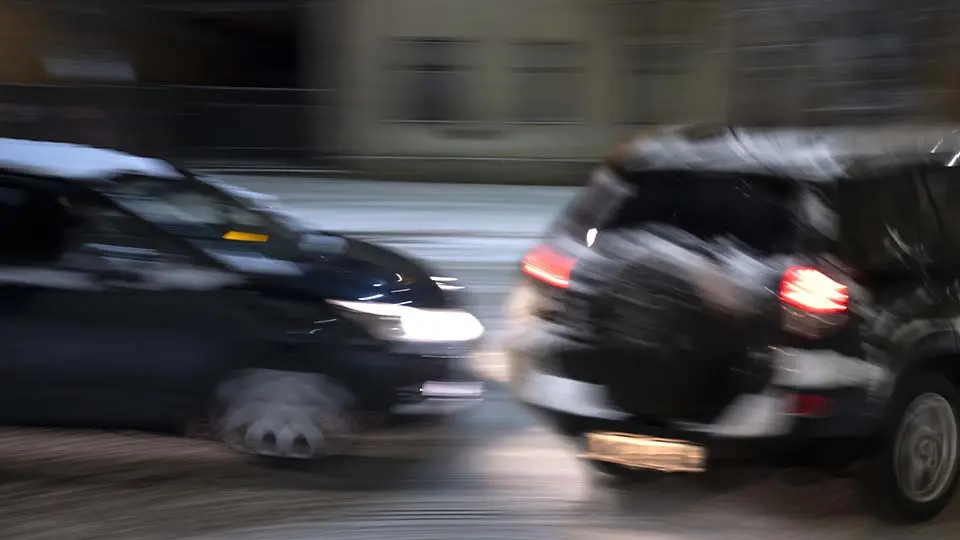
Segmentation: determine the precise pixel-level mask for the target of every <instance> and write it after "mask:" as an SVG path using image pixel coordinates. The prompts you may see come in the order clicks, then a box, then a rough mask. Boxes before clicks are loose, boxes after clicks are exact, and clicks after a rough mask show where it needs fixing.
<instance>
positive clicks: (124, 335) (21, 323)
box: [0, 199, 237, 427]
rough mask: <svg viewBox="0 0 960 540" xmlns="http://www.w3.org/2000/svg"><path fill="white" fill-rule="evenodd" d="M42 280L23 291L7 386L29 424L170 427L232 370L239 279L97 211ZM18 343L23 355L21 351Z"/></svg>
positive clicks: (93, 204)
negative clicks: (233, 302)
mask: <svg viewBox="0 0 960 540" xmlns="http://www.w3.org/2000/svg"><path fill="white" fill-rule="evenodd" d="M74 211H75V213H76V215H77V216H78V218H79V224H78V225H77V226H76V227H75V228H74V229H73V230H71V231H70V233H69V235H68V236H69V240H68V241H67V242H66V245H65V248H64V249H63V252H62V253H61V255H60V257H59V258H58V259H57V261H56V262H55V263H54V264H51V265H50V266H49V267H48V268H47V269H46V271H47V272H48V273H49V274H50V275H51V276H55V277H56V278H57V280H59V281H57V280H54V279H49V280H47V281H45V282H41V283H35V284H31V285H29V286H28V287H26V288H22V290H21V293H20V294H21V296H22V298H21V302H20V305H19V307H18V311H17V313H16V316H15V317H13V316H11V317H9V323H8V324H7V332H8V336H7V337H9V338H11V341H10V343H12V344H7V345H6V347H5V348H6V349H7V350H8V351H11V350H12V352H13V354H12V355H11V356H10V359H9V360H3V361H2V362H3V363H4V364H6V365H5V366H4V368H5V369H6V371H7V379H6V380H4V381H0V390H2V389H4V388H6V389H7V390H8V391H10V394H9V396H10V397H11V398H14V397H15V399H13V403H11V405H12V404H16V405H20V407H19V413H14V414H12V415H10V416H12V417H13V419H14V420H20V421H23V422H52V423H57V424H68V425H119V426H130V427H136V426H139V425H142V424H154V423H157V424H163V423H167V422H171V421H179V420H180V419H181V418H183V417H184V416H185V415H188V414H190V412H191V410H192V408H193V407H194V406H195V405H196V404H197V402H198V400H200V399H202V397H203V396H202V393H203V392H204V391H205V390H206V389H207V388H209V385H210V382H211V380H212V379H213V378H215V377H216V374H217V373H219V372H221V371H222V370H223V369H226V365H225V364H226V363H228V362H229V361H230V351H231V347H232V344H233V343H235V342H236V341H237V340H236V339H235V338H234V336H233V335H231V334H232V331H231V328H230V323H229V321H230V313H231V310H229V309H223V308H224V307H225V306H224V302H225V301H227V298H228V297H229V289H230V287H231V286H232V285H233V284H234V283H235V282H236V281H237V278H236V277H235V276H234V275H233V274H230V273H228V272H225V271H224V270H221V269H219V268H216V267H212V266H207V265H204V264H203V263H202V262H200V261H198V260H197V259H196V258H194V257H191V256H190V253H189V251H187V250H185V249H181V248H180V246H179V245H177V244H176V243H175V242H173V241H170V239H169V238H165V237H164V236H163V235H162V234H160V233H159V232H156V231H154V230H153V229H151V228H150V227H149V226H147V225H146V224H145V223H143V222H141V221H139V220H138V219H136V218H134V217H133V216H131V215H129V214H127V213H125V212H122V211H120V210H119V209H117V208H115V207H112V206H110V205H109V204H107V203H103V202H99V201H95V200H87V201H84V200H82V199H81V200H80V202H79V204H78V205H75V206H74ZM13 344H15V345H13Z"/></svg>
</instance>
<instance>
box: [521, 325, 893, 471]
mask: <svg viewBox="0 0 960 540" xmlns="http://www.w3.org/2000/svg"><path fill="white" fill-rule="evenodd" d="M515 322H516V324H515V326H514V329H515V330H517V333H516V334H514V336H513V337H512V338H511V339H510V340H509V341H508V344H507V347H506V356H507V361H508V363H509V366H510V379H511V380H510V385H511V389H512V392H513V393H514V395H515V396H516V398H517V399H518V400H519V401H521V402H522V403H524V404H526V405H527V406H529V407H530V408H531V409H533V410H535V411H536V412H538V413H539V414H540V415H541V416H543V417H544V418H545V419H546V420H547V421H548V422H549V423H550V424H551V425H552V426H553V427H554V428H555V429H556V430H557V431H558V432H560V433H563V434H565V435H567V436H569V437H572V438H574V439H575V440H578V441H579V440H581V439H582V436H583V435H584V434H586V433H589V432H597V431H613V432H621V433H628V434H636V435H646V436H651V437H660V438H667V439H678V440H682V441H689V442H694V443H697V444H700V445H702V446H704V447H706V448H707V455H708V456H709V458H708V459H709V461H713V462H716V461H762V462H771V463H780V464H804V463H807V462H808V463H816V462H821V461H828V462H829V461H831V460H847V459H851V458H856V457H857V456H858V455H859V454H860V453H861V452H862V450H863V449H864V448H865V446H864V445H865V444H869V443H870V441H871V438H872V437H873V435H874V433H876V429H877V427H878V426H879V422H880V420H881V418H882V414H883V410H884V408H885V405H886V398H885V397H884V396H883V395H882V392H880V391H878V389H879V388H883V387H885V384H884V383H885V382H888V381H889V377H890V375H889V374H888V373H887V372H886V370H884V369H882V368H880V367H879V366H877V365H875V364H872V363H869V362H867V361H865V360H861V359H855V358H849V357H843V356H840V355H837V354H836V353H834V352H832V351H796V350H789V349H780V350H777V351H774V352H773V353H772V354H770V360H769V362H770V367H771V376H770V378H769V382H767V383H765V384H761V385H760V386H758V387H757V389H756V391H751V392H750V393H742V394H740V395H739V396H737V397H736V398H734V399H733V401H732V402H730V403H729V404H728V405H726V406H725V407H724V408H723V409H722V411H721V412H720V413H719V414H718V415H717V416H716V417H714V418H713V419H712V420H711V421H709V422H704V423H694V422H679V421H648V420H641V419H638V418H636V417H634V416H633V415H631V414H629V413H628V412H626V411H624V410H622V409H620V408H618V407H617V406H615V405H614V404H613V403H612V400H611V398H610V396H609V393H608V391H607V388H606V387H605V386H604V385H603V384H596V383H597V382H598V381H597V377H596V376H595V374H592V375H590V377H591V378H590V380H589V382H588V381H587V380H584V378H583V377H584V376H585V375H582V374H581V373H579V372H577V373H571V372H566V371H564V369H563V365H564V362H561V361H557V357H558V353H556V351H558V350H560V349H562V350H569V347H581V346H580V345H579V344H576V343H564V338H563V337H560V333H558V332H553V331H551V327H550V326H549V325H548V324H545V323H542V322H540V321H536V320H532V319H529V318H528V319H525V320H519V321H515ZM578 356H580V357H582V358H584V361H586V362H590V363H593V362H596V363H597V364H596V365H602V362H604V353H603V351H602V350H597V351H593V352H589V351H588V352H587V353H584V352H583V351H581V352H580V353H578ZM638 361H640V360H638ZM578 371H579V370H578ZM584 371H585V372H589V371H591V370H584ZM798 396H817V398H818V399H821V398H822V399H823V401H824V402H825V403H827V404H828V408H827V409H826V410H825V411H822V412H821V413H819V416H809V415H807V416H805V415H801V414H797V407H796V404H797V400H798V399H799V398H798Z"/></svg>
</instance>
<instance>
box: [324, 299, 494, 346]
mask: <svg viewBox="0 0 960 540" xmlns="http://www.w3.org/2000/svg"><path fill="white" fill-rule="evenodd" d="M328 302H329V303H330V304H332V305H334V306H337V307H339V308H341V309H342V310H343V312H344V314H345V315H347V316H348V317H350V318H351V319H353V320H355V321H357V322H358V323H360V324H362V325H363V326H364V327H365V328H366V329H367V330H369V331H370V332H371V333H373V334H374V335H376V336H377V337H379V338H381V339H386V340H390V341H417V342H457V341H472V340H474V339H478V338H480V337H481V336H483V325H482V324H481V323H480V321H478V320H477V318H476V317H474V316H473V315H471V314H469V313H467V312H466V311H463V310H460V309H422V308H415V307H410V306H401V305H398V304H380V303H372V302H345V301H339V300H329V301H328Z"/></svg>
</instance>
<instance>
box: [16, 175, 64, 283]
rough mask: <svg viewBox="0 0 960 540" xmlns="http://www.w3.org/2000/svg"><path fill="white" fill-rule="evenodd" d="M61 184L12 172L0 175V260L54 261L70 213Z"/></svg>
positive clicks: (61, 246)
mask: <svg viewBox="0 0 960 540" xmlns="http://www.w3.org/2000/svg"><path fill="white" fill-rule="evenodd" d="M59 188H60V186H58V185H57V184H55V183H53V182H49V181H42V180H37V179H33V178H29V177H22V178H21V177H18V176H14V175H4V176H0V261H2V263H3V264H4V265H11V264H13V265H36V264H44V263H49V262H51V261H54V260H56V258H57V257H58V256H59V254H60V252H61V250H62V248H63V240H64V230H65V229H66V228H67V227H68V225H69V223H68V222H69V212H68V211H67V208H66V207H65V206H64V199H63V197H62V196H61V191H60V190H59Z"/></svg>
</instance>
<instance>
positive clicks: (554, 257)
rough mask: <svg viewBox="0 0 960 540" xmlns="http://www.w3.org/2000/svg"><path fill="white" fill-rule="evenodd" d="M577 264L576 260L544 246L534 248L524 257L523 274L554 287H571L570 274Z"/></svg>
mask: <svg viewBox="0 0 960 540" xmlns="http://www.w3.org/2000/svg"><path fill="white" fill-rule="evenodd" d="M575 264H576V261H575V260H574V259H571V258H570V257H564V256H563V255H560V254H559V253H557V252H556V251H553V250H552V249H550V248H547V247H544V246H537V247H535V248H533V249H532V250H531V251H530V252H529V253H527V254H526V256H524V257H523V263H522V270H523V273H524V274H526V275H528V276H530V277H532V278H534V279H537V280H540V281H542V282H544V283H547V284H549V285H553V286H554V287H558V288H561V289H566V288H567V287H569V286H570V274H571V273H572V272H573V267H574V265H575Z"/></svg>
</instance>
